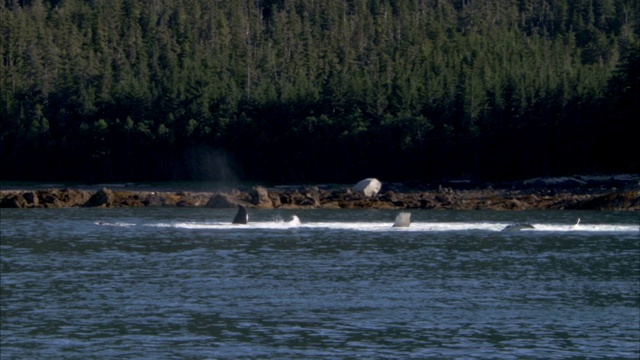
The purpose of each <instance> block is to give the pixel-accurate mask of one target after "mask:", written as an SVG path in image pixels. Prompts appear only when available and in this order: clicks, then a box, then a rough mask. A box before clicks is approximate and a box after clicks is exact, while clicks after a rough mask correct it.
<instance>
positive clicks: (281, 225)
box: [144, 217, 638, 233]
mask: <svg viewBox="0 0 640 360" xmlns="http://www.w3.org/2000/svg"><path fill="white" fill-rule="evenodd" d="M508 224H509V223H503V222H500V223H496V222H414V223H412V224H411V226H410V227H395V228H394V227H392V226H391V224H390V223H389V222H304V223H301V222H300V219H299V218H297V217H294V218H293V219H292V220H290V221H282V220H277V221H262V222H250V223H249V224H247V225H242V226H238V225H234V224H230V223H228V222H176V223H156V224H145V225H144V226H151V227H167V228H180V229H209V230H216V229H217V230H225V229H235V230H250V229H264V230H278V229H291V228H298V229H310V230H313V229H327V230H348V231H367V232H389V231H395V232H398V231H400V232H446V231H489V232H500V231H502V229H504V227H505V226H507V225H508ZM532 225H533V226H534V229H523V230H520V231H518V232H516V233H530V232H538V233H544V232H584V233H588V232H638V227H637V225H630V224H594V225H590V224H580V226H579V227H574V226H573V225H566V224H536V223H533V224H532Z"/></svg>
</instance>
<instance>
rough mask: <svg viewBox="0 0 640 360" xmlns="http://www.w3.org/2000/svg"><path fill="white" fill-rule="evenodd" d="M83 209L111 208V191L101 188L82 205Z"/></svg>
mask: <svg viewBox="0 0 640 360" xmlns="http://www.w3.org/2000/svg"><path fill="white" fill-rule="evenodd" d="M84 206H85V207H111V206H113V191H111V190H109V189H107V188H102V189H100V190H98V191H97V192H96V193H95V194H93V196H91V198H89V200H88V201H87V202H86V203H84Z"/></svg>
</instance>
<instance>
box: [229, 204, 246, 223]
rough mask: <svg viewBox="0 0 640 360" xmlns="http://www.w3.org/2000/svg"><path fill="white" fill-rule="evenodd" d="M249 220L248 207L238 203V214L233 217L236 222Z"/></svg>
mask: <svg viewBox="0 0 640 360" xmlns="http://www.w3.org/2000/svg"><path fill="white" fill-rule="evenodd" d="M248 222H249V214H248V213H247V208H245V207H244V206H242V205H238V212H237V213H236V216H235V217H234V218H233V223H234V224H246V223H248Z"/></svg>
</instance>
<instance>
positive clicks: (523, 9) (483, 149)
mask: <svg viewBox="0 0 640 360" xmlns="http://www.w3.org/2000/svg"><path fill="white" fill-rule="evenodd" d="M639 20H640V5H639V2H638V1H636V0H599V1H593V0H578V1H571V0H496V1H489V2H487V1H474V0H395V1H393V0H241V1H234V0H218V1H210V0H173V1H164V0H91V1H87V0H5V1H4V3H3V4H2V5H0V23H1V24H0V30H1V42H0V54H1V56H2V62H1V63H0V73H1V74H2V78H1V79H0V82H1V83H0V86H1V90H0V93H1V95H0V96H1V99H0V114H1V115H2V121H1V128H0V144H1V147H0V156H1V157H0V158H1V159H2V164H3V165H2V166H3V171H2V177H3V178H4V179H12V180H35V179H43V180H44V179H46V180H53V179H56V180H82V181H89V182H95V181H141V180H147V181H148V180H204V179H207V180H255V181H274V182H276V181H277V182H301V181H303V182H304V181H308V182H311V181H315V182H320V181H332V182H342V181H347V182H351V181H353V180H354V179H359V178H362V177H369V176H376V177H380V178H383V179H388V180H390V181H391V180H393V181H401V180H425V181H426V180H432V179H441V178H445V177H455V178H468V179H472V180H479V181H484V180H507V179H513V178H523V177H532V176H545V175H561V174H567V173H575V172H599V173H603V172H628V171H631V172H638V171H640V161H638V158H637V139H638V135H637V134H638V130H639V129H638V125H637V121H636V120H635V115H636V113H637V106H638V82H639V81H638V79H639V76H638V63H639V62H640V50H639V49H640V46H639V43H640V42H639V38H638V36H639V34H640V21H639ZM611 154H613V155H611Z"/></svg>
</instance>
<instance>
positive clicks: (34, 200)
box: [22, 191, 40, 207]
mask: <svg viewBox="0 0 640 360" xmlns="http://www.w3.org/2000/svg"><path fill="white" fill-rule="evenodd" d="M22 197H23V198H24V200H25V201H26V203H27V206H28V207H38V205H40V201H39V200H38V194H36V193H34V192H32V191H28V192H26V193H24V194H22Z"/></svg>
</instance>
